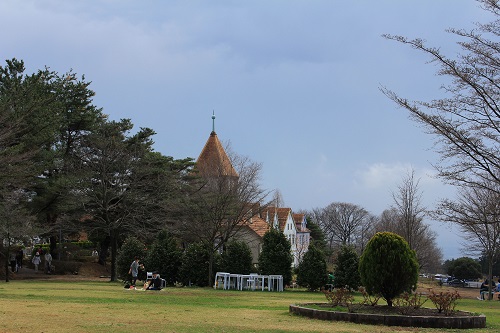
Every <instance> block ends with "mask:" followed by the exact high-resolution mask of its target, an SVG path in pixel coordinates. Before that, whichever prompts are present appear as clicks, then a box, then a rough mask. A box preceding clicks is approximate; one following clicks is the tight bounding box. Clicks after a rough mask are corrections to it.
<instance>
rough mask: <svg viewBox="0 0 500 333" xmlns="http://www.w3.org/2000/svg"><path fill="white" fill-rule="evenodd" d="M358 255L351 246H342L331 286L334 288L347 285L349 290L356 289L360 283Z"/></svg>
mask: <svg viewBox="0 0 500 333" xmlns="http://www.w3.org/2000/svg"><path fill="white" fill-rule="evenodd" d="M358 269H359V257H358V254H357V253H356V250H355V249H354V247H352V246H342V247H341V248H340V252H339V255H338V257H337V265H336V267H335V272H334V274H333V275H334V276H335V279H334V280H333V286H334V287H335V288H344V287H347V288H348V289H349V290H357V289H358V287H359V286H360V285H361V277H360V276H359V270H358Z"/></svg>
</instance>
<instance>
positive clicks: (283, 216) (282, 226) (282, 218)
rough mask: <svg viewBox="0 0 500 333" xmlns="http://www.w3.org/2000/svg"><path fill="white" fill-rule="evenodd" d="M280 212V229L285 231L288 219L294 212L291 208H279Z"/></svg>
mask: <svg viewBox="0 0 500 333" xmlns="http://www.w3.org/2000/svg"><path fill="white" fill-rule="evenodd" d="M277 211H278V221H279V228H280V230H281V231H283V230H284V229H285V224H286V220H287V219H288V215H289V214H290V213H291V212H292V209H291V208H277Z"/></svg>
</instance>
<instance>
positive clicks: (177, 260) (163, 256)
mask: <svg viewBox="0 0 500 333" xmlns="http://www.w3.org/2000/svg"><path fill="white" fill-rule="evenodd" d="M181 265H182V251H181V250H180V249H179V248H178V246H177V241H176V239H175V238H174V237H173V236H172V234H170V233H169V232H167V231H161V232H160V233H158V236H157V238H156V239H155V240H154V242H153V244H152V245H151V248H150V249H149V250H148V253H147V255H146V260H145V266H146V270H147V271H148V272H151V271H158V272H159V273H160V276H161V277H162V278H163V279H165V280H166V281H167V284H169V285H174V284H175V282H177V281H179V280H180V278H179V270H180V267H181Z"/></svg>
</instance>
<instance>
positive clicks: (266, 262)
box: [259, 229, 293, 285]
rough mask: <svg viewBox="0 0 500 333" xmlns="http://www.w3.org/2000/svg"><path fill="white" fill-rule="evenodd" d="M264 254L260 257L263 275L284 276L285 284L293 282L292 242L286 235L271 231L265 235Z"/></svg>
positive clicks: (260, 269)
mask: <svg viewBox="0 0 500 333" xmlns="http://www.w3.org/2000/svg"><path fill="white" fill-rule="evenodd" d="M262 242H263V243H262V252H261V253H260V255H259V271H260V273H261V274H263V275H271V274H273V275H274V274H275V275H282V276H283V284H284V285H287V284H290V282H291V281H292V262H293V257H292V254H291V247H290V242H289V241H288V239H286V236H285V234H283V233H282V232H281V231H279V230H275V229H271V230H269V231H268V232H266V233H265V234H264V237H263V240H262Z"/></svg>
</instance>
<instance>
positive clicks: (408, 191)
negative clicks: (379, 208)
mask: <svg viewBox="0 0 500 333" xmlns="http://www.w3.org/2000/svg"><path fill="white" fill-rule="evenodd" d="M419 182H420V180H419V179H415V171H414V170H411V171H410V172H408V173H407V174H406V176H404V177H403V179H402V181H401V183H400V184H399V185H398V186H397V191H395V192H393V193H392V198H393V202H394V204H393V206H392V207H391V208H390V209H387V210H385V211H383V212H382V214H381V216H380V220H379V222H378V224H377V226H376V227H375V229H376V231H377V232H378V231H391V232H394V233H396V234H398V235H400V236H401V237H403V238H404V239H405V240H406V241H407V242H408V244H409V245H410V248H411V249H412V250H414V251H415V252H416V254H417V260H418V262H419V265H420V268H421V269H427V270H429V269H431V268H435V267H436V263H440V262H441V260H442V253H441V250H440V249H439V248H438V247H437V245H436V233H435V232H434V231H433V230H432V229H431V228H430V226H429V225H428V224H426V223H424V217H425V216H426V214H427V211H426V209H425V207H423V206H422V204H421V200H422V192H421V191H420V188H419Z"/></svg>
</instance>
